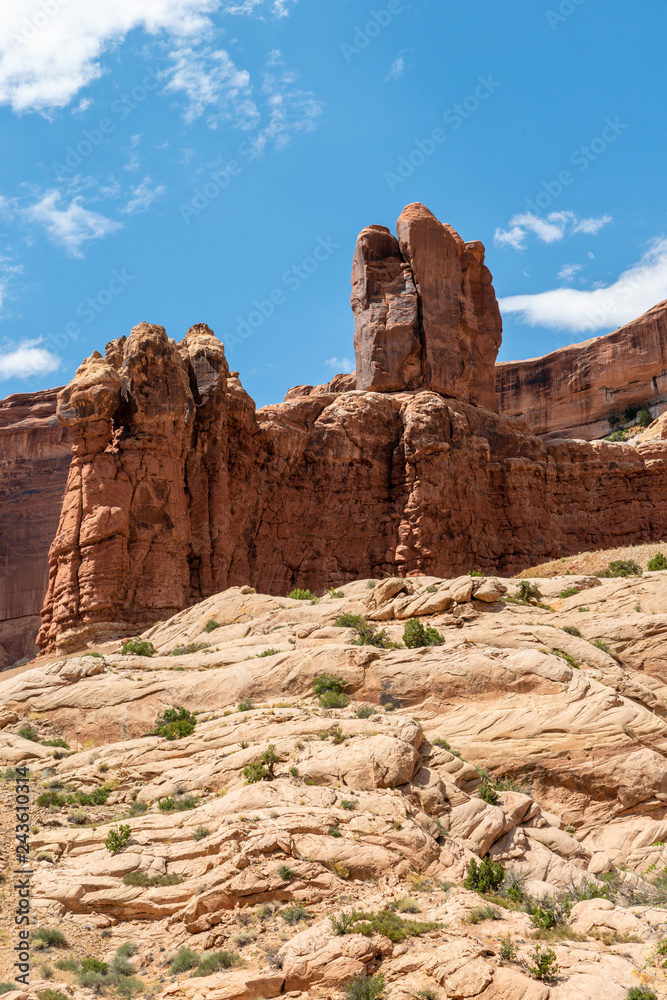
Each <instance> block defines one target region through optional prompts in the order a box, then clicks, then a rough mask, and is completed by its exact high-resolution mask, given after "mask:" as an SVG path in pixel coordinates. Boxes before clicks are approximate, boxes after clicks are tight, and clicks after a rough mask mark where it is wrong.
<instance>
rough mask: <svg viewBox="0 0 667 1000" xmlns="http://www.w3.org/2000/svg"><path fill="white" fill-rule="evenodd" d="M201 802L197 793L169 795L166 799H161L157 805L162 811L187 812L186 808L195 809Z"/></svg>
mask: <svg viewBox="0 0 667 1000" xmlns="http://www.w3.org/2000/svg"><path fill="white" fill-rule="evenodd" d="M198 804H199V799H198V797H197V796H196V795H169V796H168V797H167V798H166V799H160V800H159V801H158V804H157V807H158V809H159V810H160V812H163V813H172V812H185V810H186V809H194V808H195V806H197V805H198Z"/></svg>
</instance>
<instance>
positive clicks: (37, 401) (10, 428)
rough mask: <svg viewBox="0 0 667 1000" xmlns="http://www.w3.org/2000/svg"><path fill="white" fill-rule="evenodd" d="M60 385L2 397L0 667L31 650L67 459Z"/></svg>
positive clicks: (64, 480)
mask: <svg viewBox="0 0 667 1000" xmlns="http://www.w3.org/2000/svg"><path fill="white" fill-rule="evenodd" d="M58 392H59V390H58V389H48V390H46V391H45V392H36V393H21V394H18V395H15V396H8V397H7V399H4V400H2V401H0V469H1V470H2V473H1V477H0V670H1V669H3V668H4V667H6V666H9V665H10V664H12V663H14V662H15V661H16V660H18V659H21V658H22V657H25V656H33V655H34V652H35V635H36V633H37V629H38V628H39V623H40V618H39V612H40V609H41V607H42V603H43V600H44V592H45V590H46V585H47V582H48V559H47V552H48V548H49V544H50V542H51V539H52V538H53V536H54V534H55V532H56V529H57V527H58V516H59V513H60V507H61V504H62V499H63V494H64V492H65V483H66V481H67V470H68V468H69V463H70V459H71V450H70V444H69V435H68V432H67V429H66V428H65V427H63V426H62V425H61V424H60V423H59V422H58V420H57V418H56V397H57V395H58Z"/></svg>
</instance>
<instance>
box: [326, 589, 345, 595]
mask: <svg viewBox="0 0 667 1000" xmlns="http://www.w3.org/2000/svg"><path fill="white" fill-rule="evenodd" d="M327 594H328V595H329V597H345V594H344V593H343V591H342V590H334V588H333V587H329V589H328V590H327Z"/></svg>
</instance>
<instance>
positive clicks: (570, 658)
mask: <svg viewBox="0 0 667 1000" xmlns="http://www.w3.org/2000/svg"><path fill="white" fill-rule="evenodd" d="M551 652H552V653H553V655H554V656H558V657H560V659H561V660H565V662H566V663H567V664H568V665H569V666H570V667H572V668H573V669H574V670H580V669H581V667H580V666H579V664H578V663H577V661H576V660H575V658H574V657H573V656H570V654H569V653H566V652H565V650H564V649H552V650H551Z"/></svg>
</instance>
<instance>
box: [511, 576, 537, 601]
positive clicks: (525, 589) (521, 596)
mask: <svg viewBox="0 0 667 1000" xmlns="http://www.w3.org/2000/svg"><path fill="white" fill-rule="evenodd" d="M515 599H516V600H517V601H520V602H521V603H522V604H531V603H532V602H533V601H541V600H542V594H541V592H540V588H539V587H538V586H537V584H536V583H530V581H529V580H522V581H521V583H520V584H519V586H518V588H517V592H516V595H515Z"/></svg>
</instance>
